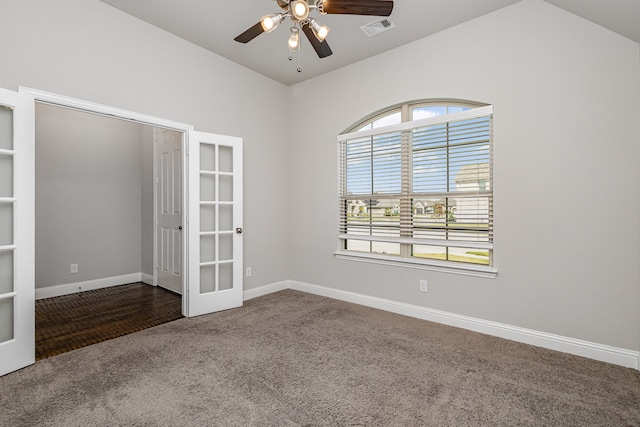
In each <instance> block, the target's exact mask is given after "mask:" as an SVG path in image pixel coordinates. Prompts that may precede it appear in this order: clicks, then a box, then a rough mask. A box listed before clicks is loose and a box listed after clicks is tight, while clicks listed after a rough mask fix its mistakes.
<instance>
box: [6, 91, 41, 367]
mask: <svg viewBox="0 0 640 427" xmlns="http://www.w3.org/2000/svg"><path fill="white" fill-rule="evenodd" d="M33 124H34V101H33V97H31V96H28V95H24V94H19V93H17V92H13V91H8V90H5V89H0V375H5V374H7V373H9V372H12V371H15V370H17V369H20V368H23V367H25V366H27V365H30V364H32V363H35V321H34V317H35V314H34V311H35V279H34V277H35V273H34V272H35V202H34V200H35V187H34V185H35V184H34V182H35V176H34V132H33V128H34V125H33Z"/></svg>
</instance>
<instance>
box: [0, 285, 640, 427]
mask: <svg viewBox="0 0 640 427" xmlns="http://www.w3.org/2000/svg"><path fill="white" fill-rule="evenodd" d="M0 408H1V410H0V425H2V426H15V427H19V426H88V425H92V426H118V425H122V426H640V376H639V374H638V372H637V371H635V370H632V369H627V368H622V367H619V366H614V365H609V364H606V363H601V362H596V361H593V360H589V359H584V358H580V357H576V356H571V355H567V354H562V353H558V352H554V351H550V350H545V349H540V348H536V347H531V346H527V345H524V344H519V343H515V342H510V341H506V340H502V339H499V338H494V337H490V336H486V335H482V334H477V333H473V332H468V331H464V330H460V329H456V328H452V327H447V326H442V325H438V324H434V323H430V322H426V321H422V320H417V319H412V318H408V317H404V316H400V315H396V314H391V313H386V312H383V311H378V310H374V309H370V308H366V307H361V306H357V305H353V304H348V303H343V302H339V301H335V300H331V299H327V298H322V297H318V296H313V295H309V294H305V293H301V292H296V291H291V290H287V291H282V292H278V293H275V294H271V295H267V296H264V297H260V298H256V299H253V300H250V301H247V302H246V303H245V306H244V307H243V308H239V309H235V310H229V311H226V312H222V313H217V314H212V315H207V316H201V317H198V318H194V319H180V320H177V321H175V322H172V323H167V324H164V325H161V326H157V327H155V328H152V329H147V330H145V331H142V332H138V333H135V334H132V335H128V336H124V337H120V338H116V339H113V340H110V341H106V342H103V343H100V344H96V345H93V346H91V347H86V348H82V349H79V350H75V351H73V352H70V353H66V354H62V355H59V356H55V357H52V358H49V359H46V360H43V361H40V362H38V363H36V364H35V365H33V366H30V367H27V368H25V369H23V370H21V371H18V372H15V373H13V374H9V375H6V376H4V377H2V378H0Z"/></svg>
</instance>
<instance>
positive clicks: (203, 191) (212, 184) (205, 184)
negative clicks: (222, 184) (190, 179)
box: [200, 175, 216, 202]
mask: <svg viewBox="0 0 640 427" xmlns="http://www.w3.org/2000/svg"><path fill="white" fill-rule="evenodd" d="M200 200H201V201H203V202H213V201H215V200H216V177H215V175H200Z"/></svg>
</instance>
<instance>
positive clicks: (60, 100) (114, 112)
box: [18, 86, 194, 317]
mask: <svg viewBox="0 0 640 427" xmlns="http://www.w3.org/2000/svg"><path fill="white" fill-rule="evenodd" d="M18 92H19V93H21V94H25V95H28V96H30V97H33V100H35V102H41V103H45V104H49V105H55V106H57V107H61V108H67V109H71V110H78V111H83V112H87V113H93V114H99V115H103V116H107V117H113V118H117V119H120V120H126V121H130V122H135V123H141V124H145V125H150V126H154V127H161V128H165V129H173V130H176V131H179V132H182V133H183V137H182V150H183V151H182V153H183V154H182V170H183V175H182V188H183V197H182V209H183V212H185V214H186V213H187V212H188V208H189V199H188V191H187V190H188V185H189V184H188V183H189V180H188V175H189V171H188V162H187V156H188V155H189V151H188V144H187V134H188V133H189V131H193V129H194V126H193V125H190V124H187V123H182V122H176V121H173V120H167V119H163V118H161V117H155V116H150V115H147V114H142V113H137V112H135V111H130V110H124V109H121V108H116V107H111V106H108V105H103V104H98V103H95V102H90V101H84V100H82V99H78V98H72V97H69V96H64V95H59V94H56V93H51V92H46V91H43V90H39V89H33V88H29V87H25V86H18ZM31 103H32V104H33V102H31ZM154 181H155V173H154ZM154 185H155V184H154ZM154 209H155V200H154ZM154 224H155V221H154ZM185 225H188V224H185ZM186 228H187V227H185V229H186ZM154 235H155V233H154ZM188 247H189V238H188V235H185V237H184V239H183V242H182V248H183V249H182V259H183V260H184V263H183V267H182V273H183V274H182V295H185V296H186V295H188V286H187V283H188V281H189V265H188V264H189V252H188ZM153 249H154V251H155V250H156V247H155V244H154V248H153ZM154 268H155V261H154ZM154 280H156V281H155V282H154V283H156V284H157V277H156V276H155V274H154ZM182 314H183V315H184V316H187V317H188V314H189V306H188V300H187V298H183V299H182Z"/></svg>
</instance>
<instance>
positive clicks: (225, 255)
mask: <svg viewBox="0 0 640 427" xmlns="http://www.w3.org/2000/svg"><path fill="white" fill-rule="evenodd" d="M36 100H37V101H40V102H51V103H54V104H57V105H64V106H68V107H72V108H77V109H81V110H84V111H87V112H94V113H98V114H107V115H110V116H114V117H120V118H123V119H127V120H135V121H138V122H141V123H146V124H149V125H152V126H159V127H166V128H172V129H177V130H181V131H182V132H185V133H186V135H187V136H188V143H187V144H188V145H187V147H188V152H189V153H190V156H184V155H181V156H178V157H179V158H178V157H175V158H174V159H173V164H174V169H175V170H177V169H180V170H181V172H180V173H179V174H180V175H181V177H182V181H181V183H179V184H176V185H181V186H182V188H183V189H184V190H185V191H184V193H183V194H184V195H186V196H187V197H184V198H182V201H181V202H180V201H175V203H176V204H178V205H182V207H183V208H182V209H181V212H185V211H188V216H187V220H188V241H187V244H185V245H184V246H182V247H181V248H180V249H179V250H178V251H179V252H181V253H182V260H183V262H182V265H181V266H179V267H176V268H178V269H179V270H180V273H181V274H182V277H183V279H182V284H183V290H185V291H186V294H187V295H186V296H185V293H184V292H183V300H185V299H186V304H185V303H184V301H183V306H184V305H186V310H185V311H186V315H187V316H189V317H192V316H198V315H201V314H206V313H212V312H215V311H220V310H226V309H230V308H234V307H239V306H241V305H242V300H243V297H242V291H243V283H242V139H241V138H236V137H229V136H222V135H214V134H209V133H203V132H196V131H193V130H192V129H193V128H192V127H191V126H190V125H185V124H181V123H177V122H171V121H168V120H165V119H160V118H156V117H152V116H146V115H142V114H139V113H133V112H129V111H126V110H119V109H115V108H112V107H108V106H103V105H100V104H93V103H90V102H86V101H82V100H77V99H73V98H68V97H64V96H60V95H55V94H51V93H47V92H41V91H37V90H35V89H29V88H21V91H20V93H17V92H13V91H9V90H6V89H2V88H0V376H1V375H5V374H7V373H9V372H12V371H15V370H18V369H21V368H23V367H25V366H28V365H30V364H33V363H35V319H34V318H35V167H34V166H35V160H34V159H35V156H34V155H35V153H34V150H35V139H34V123H35V114H34V110H35V109H34V103H35V101H36ZM183 148H184V147H183ZM180 163H181V164H180ZM185 178H186V179H185ZM183 220H184V218H183ZM178 230H179V231H182V230H180V229H179V226H178ZM179 240H180V243H179V244H180V245H182V244H183V242H185V239H184V237H183V238H182V239H179ZM185 273H186V274H185ZM187 274H188V279H187V280H185V276H186V275H187Z"/></svg>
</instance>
